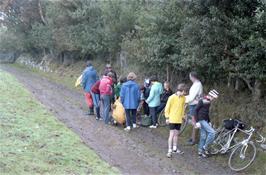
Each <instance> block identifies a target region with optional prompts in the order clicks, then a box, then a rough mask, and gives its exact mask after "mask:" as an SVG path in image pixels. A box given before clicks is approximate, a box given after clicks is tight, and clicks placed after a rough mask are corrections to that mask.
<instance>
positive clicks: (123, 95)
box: [120, 85, 125, 104]
mask: <svg viewBox="0 0 266 175" xmlns="http://www.w3.org/2000/svg"><path fill="white" fill-rule="evenodd" d="M120 100H121V103H122V104H124V100H125V87H124V86H123V85H122V87H121V91H120Z"/></svg>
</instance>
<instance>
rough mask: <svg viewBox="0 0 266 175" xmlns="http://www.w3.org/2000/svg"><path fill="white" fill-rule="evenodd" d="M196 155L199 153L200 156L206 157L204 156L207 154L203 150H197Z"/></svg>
mask: <svg viewBox="0 0 266 175" xmlns="http://www.w3.org/2000/svg"><path fill="white" fill-rule="evenodd" d="M198 155H199V156H200V157H203V158H206V157H207V155H206V154H205V153H204V152H203V151H199V152H198Z"/></svg>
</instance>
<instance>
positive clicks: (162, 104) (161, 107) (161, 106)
mask: <svg viewBox="0 0 266 175" xmlns="http://www.w3.org/2000/svg"><path fill="white" fill-rule="evenodd" d="M165 106H166V103H161V104H160V106H159V107H158V108H157V114H158V115H159V114H160V112H162V110H164V108H165Z"/></svg>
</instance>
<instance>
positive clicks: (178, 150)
mask: <svg viewBox="0 0 266 175" xmlns="http://www.w3.org/2000/svg"><path fill="white" fill-rule="evenodd" d="M173 153H176V154H184V152H183V151H181V150H180V149H176V150H173Z"/></svg>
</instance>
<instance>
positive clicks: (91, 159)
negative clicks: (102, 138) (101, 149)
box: [0, 70, 119, 174]
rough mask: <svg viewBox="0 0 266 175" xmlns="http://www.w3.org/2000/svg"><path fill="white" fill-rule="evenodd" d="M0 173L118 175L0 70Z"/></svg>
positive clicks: (117, 172)
mask: <svg viewBox="0 0 266 175" xmlns="http://www.w3.org/2000/svg"><path fill="white" fill-rule="evenodd" d="M0 91H1V94H0V133H1V134H0V158H1V159H0V172H1V174H119V171H118V170H117V169H116V168H114V167H111V166H110V165H108V164H107V163H106V162H104V161H103V160H101V159H100V157H98V156H97V155H96V153H95V152H94V151H93V150H91V149H89V148H88V147H87V146H86V145H85V144H83V142H82V141H81V140H80V138H79V137H78V136H77V135H75V134H74V133H73V132H72V131H71V130H69V129H68V128H66V127H65V126H64V125H63V124H62V123H60V122H59V121H58V120H56V119H55V117H53V116H52V114H51V113H49V112H48V111H47V110H46V109H45V108H44V107H43V106H42V105H41V104H40V103H39V102H37V101H36V100H35V99H34V98H33V97H32V96H31V95H30V93H29V92H28V91H27V90H25V89H24V87H23V86H22V85H21V84H20V83H18V82H17V80H16V79H15V78H14V77H13V76H11V75H10V74H8V73H5V72H3V71H1V70H0Z"/></svg>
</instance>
